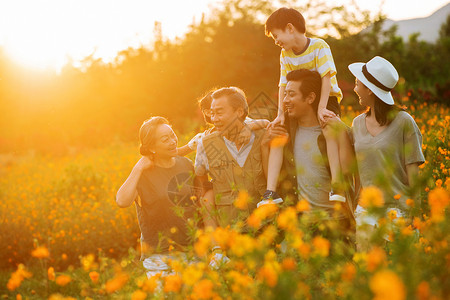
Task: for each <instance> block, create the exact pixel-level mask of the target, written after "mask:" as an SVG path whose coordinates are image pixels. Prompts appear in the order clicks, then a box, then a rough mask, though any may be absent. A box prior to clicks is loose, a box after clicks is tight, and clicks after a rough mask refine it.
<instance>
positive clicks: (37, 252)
mask: <svg viewBox="0 0 450 300" xmlns="http://www.w3.org/2000/svg"><path fill="white" fill-rule="evenodd" d="M31 256H33V257H36V258H47V257H49V256H50V252H48V249H47V248H45V247H42V246H41V247H37V248H36V249H34V250H33V251H32V252H31Z"/></svg>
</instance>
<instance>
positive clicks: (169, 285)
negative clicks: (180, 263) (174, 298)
mask: <svg viewBox="0 0 450 300" xmlns="http://www.w3.org/2000/svg"><path fill="white" fill-rule="evenodd" d="M181 284H182V280H181V278H180V276H178V275H176V274H175V275H169V276H167V277H166V279H165V282H164V292H166V293H168V292H174V293H177V292H178V291H179V290H180V289H181Z"/></svg>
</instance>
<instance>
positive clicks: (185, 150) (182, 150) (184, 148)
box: [177, 144, 194, 156]
mask: <svg viewBox="0 0 450 300" xmlns="http://www.w3.org/2000/svg"><path fill="white" fill-rule="evenodd" d="M177 151H178V155H179V156H185V155H188V154H189V153H191V152H192V151H194V150H192V149H191V148H190V147H189V145H188V144H186V145H184V146H181V147H179V148H177Z"/></svg>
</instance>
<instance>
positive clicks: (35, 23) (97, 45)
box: [0, 0, 449, 70]
mask: <svg viewBox="0 0 450 300" xmlns="http://www.w3.org/2000/svg"><path fill="white" fill-rule="evenodd" d="M331 1H333V2H334V3H336V4H342V3H345V2H346V1H350V0H330V2H331ZM219 2H221V1H220V0H193V1H186V0H164V1H161V0H0V47H1V48H3V50H4V51H5V52H6V54H7V55H8V57H10V58H11V59H12V60H13V61H15V62H16V63H19V64H21V65H23V66H26V67H29V68H34V69H53V70H59V69H60V68H61V67H62V66H63V65H64V64H65V63H66V62H67V61H68V60H69V59H71V60H73V61H75V62H76V61H78V60H80V59H82V58H83V57H86V56H88V55H91V54H93V56H94V57H96V58H102V59H103V60H104V61H111V60H112V59H113V58H114V56H115V55H116V54H117V52H119V51H120V50H123V49H126V48H128V47H139V46H140V45H144V46H146V45H148V43H149V42H150V41H151V39H152V37H153V36H154V24H155V21H158V22H161V23H162V34H163V36H164V37H167V38H170V39H174V38H175V37H176V36H179V37H181V36H182V35H183V34H184V33H185V32H186V31H187V30H188V28H189V25H190V24H192V22H193V20H194V18H195V20H197V21H198V20H200V18H201V16H202V14H203V13H205V14H208V12H209V11H210V7H211V6H214V5H217V3H219ZM356 2H357V3H358V5H359V6H360V7H361V8H363V9H368V10H371V11H378V10H379V7H380V5H381V4H382V3H383V6H382V7H383V12H384V13H385V14H386V15H387V17H388V18H390V19H393V20H402V19H410V18H419V17H426V16H428V15H430V14H432V13H433V12H434V11H436V10H437V9H439V8H440V7H442V6H444V5H445V4H447V3H449V1H447V0H426V1H424V0H357V1H356Z"/></svg>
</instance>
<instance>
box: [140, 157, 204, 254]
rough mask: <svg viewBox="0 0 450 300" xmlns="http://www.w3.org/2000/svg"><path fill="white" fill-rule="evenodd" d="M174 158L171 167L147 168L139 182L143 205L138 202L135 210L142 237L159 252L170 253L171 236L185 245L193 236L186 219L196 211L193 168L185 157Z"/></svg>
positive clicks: (179, 244) (176, 243)
mask: <svg viewBox="0 0 450 300" xmlns="http://www.w3.org/2000/svg"><path fill="white" fill-rule="evenodd" d="M175 159H176V161H175V165H174V166H172V167H170V168H162V167H158V166H154V167H152V168H149V169H146V170H144V171H143V172H142V175H141V178H140V179H139V181H138V185H137V191H138V194H139V197H140V199H141V205H139V203H136V212H137V216H138V221H139V227H140V229H141V233H142V238H143V240H144V241H145V243H147V244H148V245H149V246H150V247H151V248H152V250H153V251H156V252H167V251H168V249H169V239H170V240H173V241H174V242H175V246H186V245H188V244H189V241H190V238H191V237H190V236H189V234H188V226H187V220H188V219H189V218H192V219H193V218H194V213H195V211H196V205H195V203H193V201H192V200H191V196H194V195H195V189H194V183H193V181H194V175H193V174H194V168H193V166H192V162H191V161H190V160H189V159H187V158H185V157H181V156H177V157H176V158H175ZM143 254H144V253H143ZM144 255H145V254H144Z"/></svg>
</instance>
